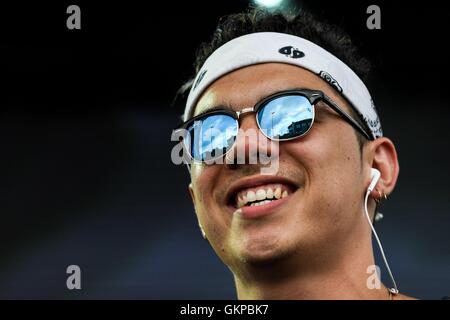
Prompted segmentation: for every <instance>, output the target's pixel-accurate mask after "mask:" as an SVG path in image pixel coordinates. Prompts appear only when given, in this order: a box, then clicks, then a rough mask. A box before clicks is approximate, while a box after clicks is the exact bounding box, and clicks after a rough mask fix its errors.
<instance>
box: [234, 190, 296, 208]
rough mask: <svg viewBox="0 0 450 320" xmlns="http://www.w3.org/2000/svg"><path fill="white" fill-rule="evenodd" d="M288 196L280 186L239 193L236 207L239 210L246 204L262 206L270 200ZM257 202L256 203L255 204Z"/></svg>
mask: <svg viewBox="0 0 450 320" xmlns="http://www.w3.org/2000/svg"><path fill="white" fill-rule="evenodd" d="M288 195H289V192H288V191H287V190H286V189H285V188H284V187H282V186H273V187H264V188H260V189H257V190H256V191H255V190H247V191H241V192H239V193H238V195H237V207H238V208H241V207H243V206H245V205H247V204H248V203H250V202H252V203H251V206H254V205H263V204H266V203H269V202H271V201H272V200H270V199H274V200H278V199H280V198H285V197H287V196H288ZM255 201H258V202H255Z"/></svg>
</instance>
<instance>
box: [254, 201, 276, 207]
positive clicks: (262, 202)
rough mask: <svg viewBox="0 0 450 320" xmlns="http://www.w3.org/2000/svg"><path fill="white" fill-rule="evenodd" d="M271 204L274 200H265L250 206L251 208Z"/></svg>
mask: <svg viewBox="0 0 450 320" xmlns="http://www.w3.org/2000/svg"><path fill="white" fill-rule="evenodd" d="M269 202H272V200H264V201H260V202H253V203H252V204H250V207H257V206H262V205H265V204H267V203H269Z"/></svg>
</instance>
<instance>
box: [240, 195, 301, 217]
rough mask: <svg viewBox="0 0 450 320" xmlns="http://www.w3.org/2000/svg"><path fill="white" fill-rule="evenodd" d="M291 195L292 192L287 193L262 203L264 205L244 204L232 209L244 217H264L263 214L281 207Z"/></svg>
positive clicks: (268, 213) (273, 211)
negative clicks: (251, 205)
mask: <svg viewBox="0 0 450 320" xmlns="http://www.w3.org/2000/svg"><path fill="white" fill-rule="evenodd" d="M292 195H293V193H291V194H289V195H288V196H287V197H285V198H281V199H278V200H273V201H271V202H270V203H268V204H264V205H260V206H254V207H249V206H245V207H242V208H240V209H237V210H236V211H234V213H233V214H236V215H239V216H241V217H243V218H245V219H256V218H259V217H264V216H267V215H270V214H272V213H275V212H276V211H277V209H279V207H281V206H282V205H283V204H285V203H286V202H287V201H289V199H290V198H291V196H292Z"/></svg>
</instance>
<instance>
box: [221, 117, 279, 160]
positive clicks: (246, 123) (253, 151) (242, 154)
mask: <svg viewBox="0 0 450 320" xmlns="http://www.w3.org/2000/svg"><path fill="white" fill-rule="evenodd" d="M278 155H279V148H278V142H275V141H272V140H270V139H268V138H267V137H266V136H264V134H263V133H262V132H261V130H259V127H258V124H257V122H256V117H255V113H254V112H249V113H245V114H241V116H240V117H239V131H238V134H237V137H236V141H235V143H234V145H233V147H232V149H231V150H230V151H229V153H228V154H227V155H226V159H225V165H226V167H227V168H228V169H237V168H239V167H240V166H248V165H259V166H261V165H266V164H268V162H269V161H273V160H275V158H277V157H278Z"/></svg>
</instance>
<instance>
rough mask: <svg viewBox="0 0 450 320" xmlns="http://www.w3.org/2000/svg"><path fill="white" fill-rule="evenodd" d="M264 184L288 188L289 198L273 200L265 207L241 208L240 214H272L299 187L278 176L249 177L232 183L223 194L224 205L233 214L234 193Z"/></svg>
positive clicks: (289, 180)
mask: <svg viewBox="0 0 450 320" xmlns="http://www.w3.org/2000/svg"><path fill="white" fill-rule="evenodd" d="M266 184H283V185H286V186H288V187H289V189H290V192H289V196H287V197H286V198H281V199H278V200H274V201H272V202H270V203H268V204H266V205H261V206H255V207H249V206H245V207H242V208H241V210H242V214H245V216H247V215H248V217H256V216H261V215H266V214H268V213H270V212H273V211H274V210H275V209H276V208H277V207H278V206H279V205H282V204H283V203H284V202H285V201H286V200H288V199H289V198H290V196H291V194H292V193H294V192H295V191H297V189H298V188H300V186H299V185H298V184H297V183H295V182H294V181H292V180H291V179H288V178H285V177H280V176H268V175H258V176H250V177H246V178H243V179H240V180H237V181H235V182H233V183H232V184H231V185H230V187H229V188H228V190H227V192H226V193H225V200H224V201H225V205H226V206H228V207H231V208H232V211H233V212H235V211H236V210H237V208H235V207H234V206H233V205H232V202H233V199H234V196H235V195H236V193H238V192H239V191H241V190H243V189H247V188H254V187H258V186H263V185H266Z"/></svg>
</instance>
